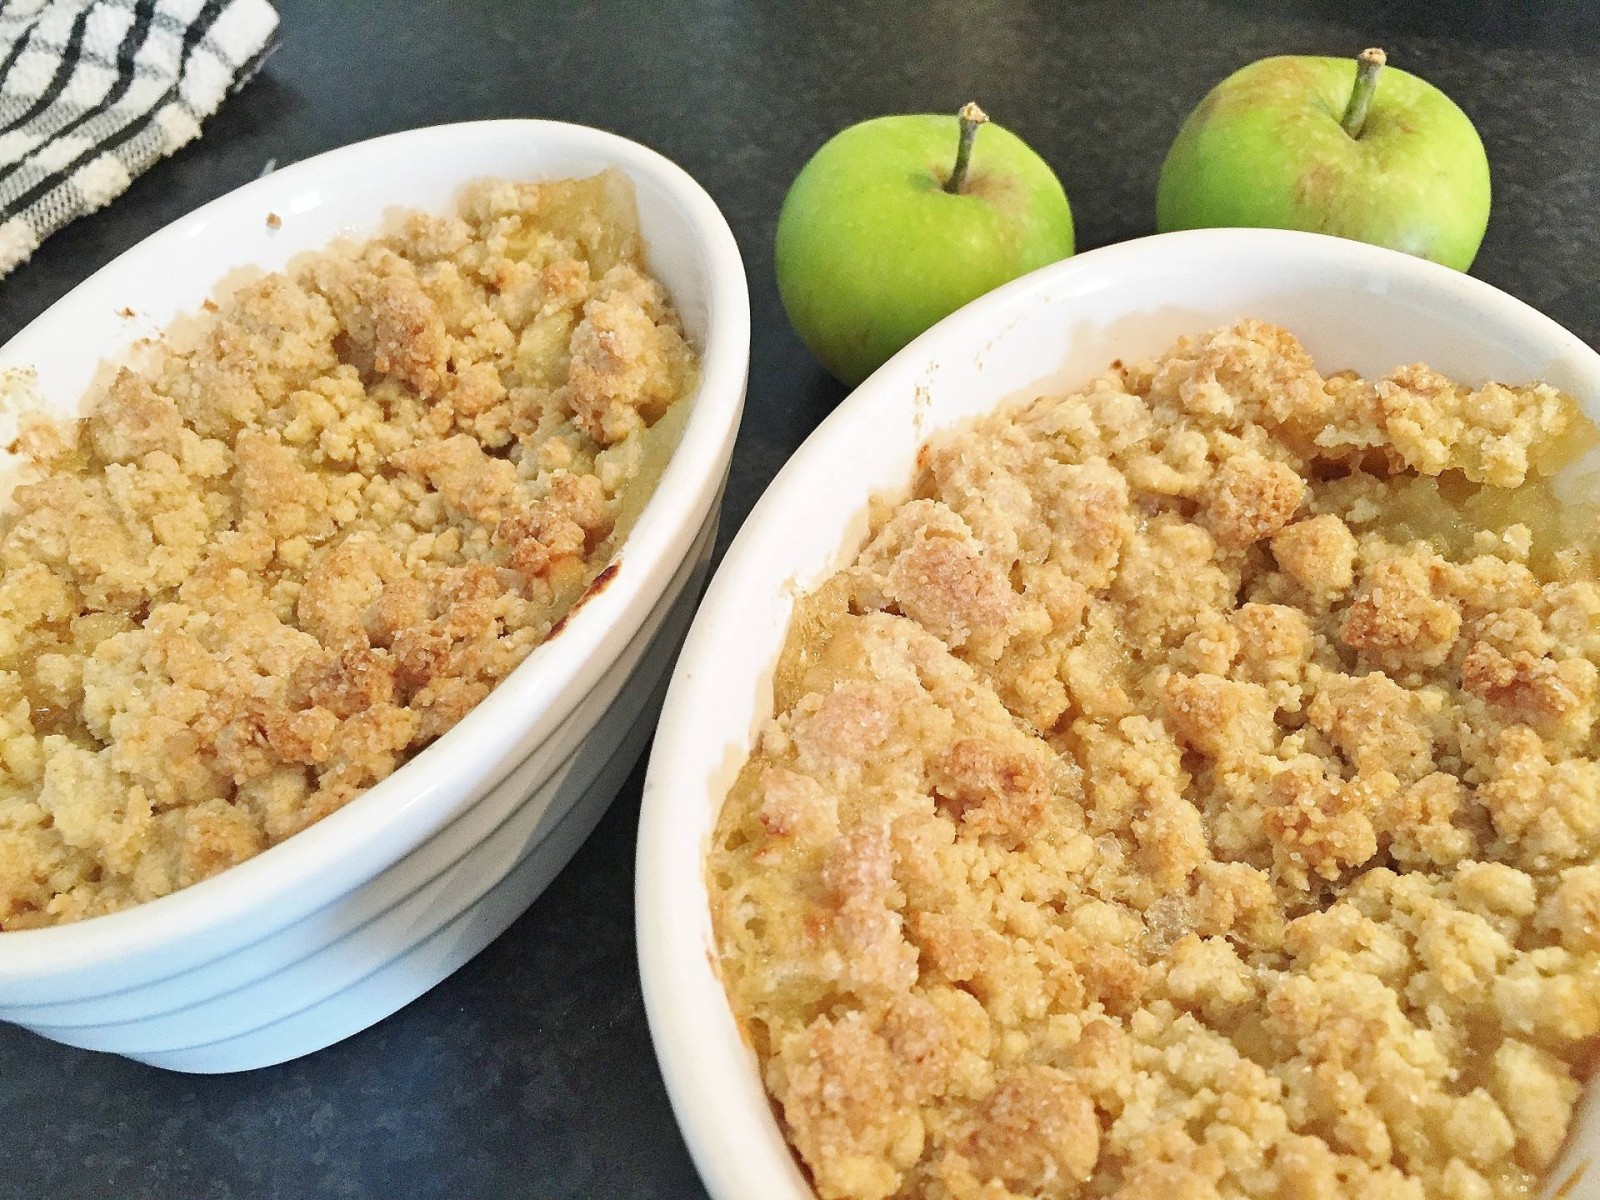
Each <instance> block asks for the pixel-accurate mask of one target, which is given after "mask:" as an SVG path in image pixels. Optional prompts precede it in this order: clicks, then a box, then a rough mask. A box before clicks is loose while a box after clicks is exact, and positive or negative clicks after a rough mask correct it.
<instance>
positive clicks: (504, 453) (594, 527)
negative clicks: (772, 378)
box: [0, 174, 694, 930]
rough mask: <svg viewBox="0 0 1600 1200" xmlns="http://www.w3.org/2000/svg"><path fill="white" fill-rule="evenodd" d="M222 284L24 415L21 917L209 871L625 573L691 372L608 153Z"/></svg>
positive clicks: (275, 834)
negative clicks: (98, 379) (65, 417)
mask: <svg viewBox="0 0 1600 1200" xmlns="http://www.w3.org/2000/svg"><path fill="white" fill-rule="evenodd" d="M268 223H269V224H270V225H273V226H274V227H276V226H277V224H278V223H279V222H278V218H277V216H276V214H270V215H269V216H268ZM202 307H203V308H204V310H205V313H204V315H202V316H201V317H200V319H199V321H198V322H197V325H198V329H197V330H196V331H194V332H193V333H192V334H189V335H186V336H184V337H183V338H182V339H181V340H179V339H177V338H174V340H171V341H169V342H167V343H164V344H160V345H157V346H155V347H154V349H153V351H152V352H151V353H150V354H149V355H148V356H147V358H146V359H145V360H144V361H142V362H140V363H138V364H136V365H134V366H133V367H130V368H124V369H122V370H121V371H119V372H118V373H117V374H116V375H115V377H114V378H113V380H112V381H111V383H110V384H109V387H108V388H107V389H106V391H105V393H104V394H103V395H101V396H99V397H95V398H92V399H91V406H90V409H89V415H88V417H87V419H85V420H84V421H82V422H78V423H76V424H72V425H60V424H49V423H44V422H39V423H34V424H32V425H30V426H29V427H27V428H25V430H24V433H23V436H22V437H21V438H19V445H18V447H17V448H18V449H19V450H20V451H22V452H23V453H24V454H26V455H27V456H28V457H30V458H31V459H32V460H33V462H34V469H33V470H32V472H31V476H30V477H29V478H28V479H27V480H26V481H25V482H24V483H22V485H21V486H19V487H18V488H17V489H16V491H15V495H14V496H13V498H12V499H13V504H12V506H11V509H10V511H8V512H7V513H6V514H5V515H4V516H3V517H0V566H3V568H4V574H3V576H0V929H7V930H9V929H21V928H27V927H31V926H39V925H50V924H56V923H59V922H64V921H72V920H77V919H80V918H84V917H92V916H95V915H98V914H101V913H106V912H110V911H113V910H115V909H119V908H124V907H126V906H128V905H132V904H137V903H140V902H142V901H144V900H149V899H152V898H154V897H157V896H161V895H165V894H166V893H168V892H171V891H173V890H175V889H178V888H182V887H186V886H188V885H189V884H191V883H194V882H195V881H197V880H199V879H203V878H205V877H206V876H208V875H213V874H215V873H216V872H218V871H220V870H223V869H225V868H226V867H228V866H231V865H233V864H234V863H237V862H240V861H242V860H244V859H246V858H248V857H250V856H251V855H253V854H256V853H258V852H259V851H261V850H262V849H264V848H266V847H267V846H270V845H273V844H275V843H277V842H280V841H282V840H283V839H284V838H286V837H289V836H290V835H292V834H293V833H295V832H296V831H297V830H300V829H303V828H305V827H306V826H307V825H309V824H311V823H312V822H314V821H316V820H318V819H319V818H320V817H322V816H325V815H326V814H328V813H330V812H332V811H334V810H335V809H337V808H339V807H340V806H342V805H343V804H345V803H347V802H348V801H349V800H350V799H351V798H353V797H354V796H356V795H358V794H360V793H361V792H362V791H363V790H364V789H366V788H368V787H370V786H371V785H372V784H374V783H376V782H377V781H378V780H380V779H383V778H384V777H385V776H387V775H388V774H390V773H391V772H392V771H394V770H395V769H396V767H398V766H399V765H400V764H401V763H403V762H404V761H405V760H406V759H407V758H408V757H409V756H410V755H412V754H414V753H415V752H416V751H417V750H419V749H420V748H422V747H423V746H425V745H427V744H428V742H430V741H431V740H432V739H434V738H436V737H438V736H439V735H440V734H441V733H443V732H444V731H445V730H447V729H449V728H450V727H451V726H452V725H454V724H455V723H456V722H457V721H458V720H460V719H461V718H462V717H463V716H464V715H465V714H466V713H467V712H468V711H469V710H470V709H471V708H472V707H473V706H474V705H475V704H477V703H478V702H479V701H480V700H481V699H483V697H484V696H485V695H487V694H488V692H489V691H490V689H491V688H493V687H494V686H495V684H496V683H498V682H499V681H500V680H501V679H504V678H505V676H506V675H507V674H508V673H509V672H510V671H511V670H512V668H514V667H515V666H516V665H517V664H518V663H519V662H521V661H522V659H523V658H524V657H525V656H526V655H527V654H528V652H529V651H530V650H532V649H533V647H535V646H536V645H538V644H539V643H540V642H541V641H543V640H544V639H545V638H546V637H547V636H549V635H551V634H553V633H555V632H556V631H558V630H559V629H560V627H561V623H562V622H563V621H564V620H565V617H566V614H568V613H569V612H570V610H571V608H572V606H573V605H574V604H575V603H578V602H581V600H582V598H584V597H585V596H587V595H589V594H591V593H592V591H594V590H598V589H599V588H601V587H604V586H605V583H606V582H607V581H608V580H609V579H610V578H611V576H612V575H613V574H614V573H615V562H614V561H613V560H614V555H615V552H616V550H617V547H618V546H619V544H620V542H621V540H622V538H623V537H624V536H625V534H626V532H627V527H628V524H629V522H630V520H631V514H632V513H634V512H636V511H637V509H638V507H639V503H640V501H641V500H642V497H643V496H644V495H647V494H648V492H649V491H650V489H651V488H653V487H654V484H655V481H656V479H657V477H658V476H659V474H660V471H661V468H662V467H663V465H664V463H665V460H666V456H667V454H668V453H670V450H671V447H672V444H673V440H674V438H675V430H676V428H677V427H679V425H680V424H681V412H682V405H681V404H680V403H679V401H680V399H681V398H682V397H684V396H685V395H686V394H687V392H688V391H689V389H690V385H691V382H692V376H693V372H694V361H693V355H692V353H691V351H690V349H689V347H688V346H687V344H686V342H685V340H684V337H683V334H682V332H681V330H680V328H679V325H678V320H677V317H676V314H675V313H674V312H673V310H672V308H671V305H670V304H669V302H668V300H667V297H666V295H665V293H664V292H663V291H662V289H661V287H660V285H659V284H658V283H657V282H656V281H655V280H654V279H652V278H651V277H650V276H649V275H648V274H647V273H646V272H645V270H644V266H643V262H642V258H641V254H640V246H639V240H638V234H637V226H636V217H635V214H634V211H633V201H632V196H631V193H630V192H629V191H628V190H627V185H626V183H625V181H623V180H622V179H620V177H613V176H611V175H609V174H608V175H601V176H596V177H595V178H593V179H590V180H566V181H557V182H554V183H548V184H512V183H507V182H499V181H490V182H485V183H482V184H479V185H475V186H473V187H472V188H470V189H469V190H468V192H467V194H466V196H465V198H464V203H463V205H462V210H461V214H460V215H459V216H445V217H434V216H429V215H426V214H423V213H408V214H404V215H403V216H401V217H400V218H399V219H398V222H397V225H396V227H395V229H394V231H393V232H391V233H389V234H387V235H385V236H381V237H378V238H375V239H373V240H371V241H368V242H362V243H353V242H350V243H340V244H336V245H334V246H332V247H330V248H328V249H327V250H325V251H322V252H319V253H317V254H314V255H310V256H307V257H306V258H304V259H302V260H300V261H299V262H298V263H297V265H296V266H295V268H294V269H293V270H292V271H290V272H289V273H287V274H280V275H269V276H266V277H264V278H262V279H260V280H258V281H256V282H254V283H251V284H249V285H247V286H245V287H244V288H242V289H241V290H239V291H238V292H237V293H235V294H234V295H233V296H232V297H231V298H230V299H228V300H227V301H226V302H225V303H224V304H222V305H218V304H216V303H215V302H212V301H207V302H206V303H205V304H204V305H203V306H202ZM125 315H130V316H131V315H132V314H131V312H126V310H125ZM619 331H620V332H619ZM623 333H625V336H622V334H623ZM669 409H670V410H672V413H673V414H675V415H673V416H668V411H669ZM608 562H610V563H611V566H610V567H607V563H608ZM602 568H605V569H604V570H602Z"/></svg>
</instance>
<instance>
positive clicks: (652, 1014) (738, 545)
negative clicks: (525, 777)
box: [636, 229, 1600, 1200]
mask: <svg viewBox="0 0 1600 1200" xmlns="http://www.w3.org/2000/svg"><path fill="white" fill-rule="evenodd" d="M1247 316H1250V317H1260V318H1263V319H1265V320H1268V321H1273V322H1276V323H1278V324H1281V325H1284V326H1286V327H1288V328H1289V329H1291V330H1293V331H1294V332H1295V333H1296V334H1298V335H1299V336H1300V337H1301V339H1302V340H1303V341H1304V342H1305V344H1306V346H1307V347H1308V348H1309V350H1310V351H1311V353H1312V354H1313V355H1314V356H1315V357H1316V360H1317V362H1318V364H1319V365H1320V366H1321V367H1323V368H1324V369H1326V370H1333V369H1337V368H1342V367H1354V368H1356V369H1357V370H1360V371H1362V372H1365V373H1373V372H1377V373H1382V372H1385V371H1387V370H1389V369H1390V368H1392V367H1394V366H1396V365H1398V364H1401V363H1409V362H1414V361H1417V360H1419V359H1420V360H1423V361H1426V362H1428V363H1429V364H1430V365H1432V366H1434V367H1435V368H1437V369H1439V370H1442V371H1444V372H1445V373H1447V374H1449V375H1453V376H1455V377H1457V378H1461V379H1466V380H1484V379H1489V378H1495V379H1503V380H1509V381H1514V382H1516V381H1525V380H1535V379H1542V380H1545V381H1548V382H1550V383H1552V384H1554V385H1556V386H1557V387H1560V388H1563V389H1565V390H1567V391H1568V392H1570V393H1571V394H1572V395H1573V396H1574V397H1576V398H1577V399H1578V400H1579V402H1580V403H1582V404H1583V406H1584V408H1585V409H1586V410H1587V412H1588V413H1589V415H1590V416H1591V417H1593V418H1595V419H1597V420H1600V355H1596V354H1595V352H1594V351H1592V350H1591V349H1589V348H1588V347H1587V346H1585V345H1584V344H1583V342H1582V341H1581V340H1580V339H1578V338H1577V337H1575V336H1574V335H1572V334H1571V333H1569V332H1567V331H1566V330H1564V329H1562V328H1561V327H1560V326H1559V325H1557V324H1556V323H1555V322H1554V321H1551V320H1550V319H1549V318H1547V317H1544V316H1542V315H1540V314H1539V313H1537V312H1535V311H1534V310H1533V309H1531V308H1529V307H1528V306H1527V305H1525V304H1523V303H1521V302H1520V301H1518V300H1515V299H1513V298H1512V297H1510V296H1507V295H1506V294H1505V293H1503V292H1500V291H1498V290H1496V289H1495V288H1493V287H1491V286H1489V285H1488V284H1486V283H1483V282H1481V281H1479V280H1476V279H1473V278H1470V277H1469V276H1466V275H1462V274H1458V273H1457V272H1454V271H1451V270H1448V269H1446V268H1444V267H1440V266H1436V265H1434V264H1432V263H1427V262H1423V261H1422V260H1420V259H1415V258H1411V257H1408V256H1406V255H1403V254H1398V253H1395V252H1393V251H1388V250H1382V249H1378V248H1376V247H1372V246H1366V245H1362V244H1359V243H1356V242H1349V241H1343V240H1339V239H1336V238H1332V237H1325V236H1322V235H1317V234H1305V233H1288V232H1282V231H1276V230H1255V229H1215V230H1201V231H1197V232H1190V233H1175V234H1167V235H1163V236H1158V237H1150V238H1144V239H1141V240H1138V241H1133V242H1128V243H1124V244H1122V245H1117V246H1112V247H1108V248H1106V249H1102V250H1095V251H1092V252H1090V253H1087V254H1084V255H1081V256H1079V257H1077V258H1072V259H1068V260H1066V261H1065V262H1061V263H1057V264H1055V265H1054V266H1051V267H1046V268H1044V269H1043V270H1040V271H1037V272H1035V273H1034V274H1032V275H1030V276H1027V277H1026V278H1024V279H1021V280H1018V281H1016V282H1015V283H1012V284H1009V285H1007V286H1005V287H1003V288H1000V289H999V290H997V291H995V292H992V293H990V294H989V295H987V296H985V297H983V298H981V299H979V300H977V301H975V302H974V303H972V304H970V305H968V306H967V307H966V308H964V309H962V310H961V311H959V312H957V313H956V314H954V315H953V316H951V317H949V318H948V319H946V320H945V321H942V322H941V323H940V324H938V325H936V326H934V328H932V329H931V330H929V331H928V332H927V333H925V334H924V335H923V336H921V337H920V338H918V339H917V340H916V341H915V342H913V343H912V344H911V345H910V346H908V347H906V349H905V350H903V351H901V353H900V354H898V355H897V356H896V357H895V358H894V359H892V360H891V361H890V362H889V363H888V364H886V365H885V366H884V367H883V368H882V369H881V370H879V371H878V372H877V373H876V374H875V375H873V376H872V378H870V379H869V380H867V381H866V383H864V384H862V386H861V387H860V388H858V389H857V390H856V391H855V393H854V394H853V395H852V396H851V397H850V398H849V399H848V400H846V401H845V402H844V403H843V404H842V405H841V406H840V407H839V409H838V410H837V411H836V412H834V413H833V414H832V415H831V416H830V417H829V418H828V419H827V420H826V421H825V422H823V424H822V425H821V426H820V427H819V428H818V429H817V430H816V432H815V433H813V434H812V435H811V437H810V438H808V439H807V440H806V443H805V444H804V445H803V446H802V447H801V448H800V450H799V452H798V453H796V454H795V456H794V457H793V458H792V459H791V460H790V461H789V463H788V464H787V465H786V466H785V467H784V469H783V470H782V471H781V472H779V474H778V476H777V478H776V479H775V480H774V481H773V483H772V485H771V486H770V487H769V488H768V489H767V492H766V494H765V495H764V496H763V497H762V498H761V501H760V502H759V504H757V506H756V508H755V509H754V511H753V512H752V513H751V515H750V517H749V519H748V520H747V521H746V523H745V525H744V528H743V529H742V530H740V532H739V536H738V537H737V538H736V539H735V541H734V543H733V545H732V546H731V547H730V549H729V551H728V554H727V556H726V558H725V559H724V560H723V562H722V564H721V566H720V567H719V568H718V570H717V574H716V576H715V578H714V579H713V581H712V583H711V586H710V588H709V589H708V590H707V592H706V597H705V600H704V601H703V602H702V604H701V607H700V612H699V614H698V616H697V617H696V618H695V623H694V625H693V627H692V628H691V630H690V632H689V637H688V640H687V641H686V643H685V645H684V648H683V653H682V655H681V656H680V657H679V660H678V665H677V669H676V672H675V674H674V676H673V679H672V684H671V687H670V689H669V691H668V694H667V702H666V707H665V709H664V711H663V714H662V718H661V725H660V728H659V730H658V731H657V736H656V740H655V748H654V750H653V751H652V754H651V761H650V771H649V775H648V776H647V779H646V783H645V795H644V810H643V814H642V816H641V818H640V823H639V852H638V877H637V896H636V900H637V913H638V941H639V964H640V972H641V975H642V978H643V983H644V997H645V1005H646V1009H647V1011H648V1014H649V1018H650V1029H651V1035H652V1037H653V1039H654V1042H655V1047H656V1053H657V1056H658V1057H659V1059H660V1061H661V1068H662V1072H663V1074H664V1075H665V1077H666V1082H667V1089H668V1091H669V1093H670V1095H671V1098H672V1103H673V1108H674V1110H675V1111H676V1113H677V1117H678V1122H679V1125H680V1126H681V1127H682V1129H683V1133H684V1136H685V1139H686V1140H687V1142H688V1144H689V1150H690V1152H691V1153H692V1155H693V1156H694V1160H695V1163H696V1165H697V1166H698V1168H699V1170H700V1174H701V1177H702V1178H703V1179H704V1180H705V1183H706V1186H707V1188H708V1189H709V1190H710V1192H711V1194H712V1196H713V1197H715V1198H716V1200H748V1198H749V1197H755V1196H759V1197H761V1200H811V1197H812V1191H811V1188H810V1186H809V1185H808V1184H807V1182H806V1179H805V1176H804V1175H803V1174H802V1173H801V1171H800V1169H799V1168H798V1167H797V1166H796V1164H795V1161H794V1159H793V1158H792V1157H791V1155H790V1153H789V1149H788V1147H787V1146H786V1144H785V1142H784V1138H783V1134H782V1132H781V1130H780V1129H779V1127H778V1123H777V1120H776V1119H775V1117H774V1115H773V1111H772V1107H771V1105H770V1103H769V1101H768V1099H767V1096H766V1093H765V1091H764V1090H763V1088H762V1084H761V1079H760V1075H759V1072H758V1070H757V1064H756V1058H755V1055H754V1053H753V1052H752V1051H751V1049H750V1048H749V1047H748V1046H747V1045H746V1044H745V1043H744V1042H743V1041H742V1040H741V1039H740V1036H739V1031H738V1029H737V1027H736V1025H735V1023H734V1019H733V1015H732V1012H731V1011H730V1009H729V1007H728V1002H727V998H726V996H725V994H724V993H723V990H722V986H721V984H720V982H719V981H718V977H717V969H716V961H717V955H716V947H715V943H714V940H713V937H712V927H711V918H710V912H709V909H708V895H707V890H706V877H705V869H704V860H705V854H706V849H707V846H708V842H709V837H710V833H711V830H712V829H713V828H714V827H715V824H716V820H717V813H718V810H719V809H720V807H721V804H722V799H723V796H724V794H725V793H726V791H727V788H728V785H729V784H730V783H731V781H732V780H733V778H734V776H735V775H736V774H737V773H738V770H739V768H740V766H741V765H742V764H743V762H744V760H745V758H746V756H747V752H748V748H749V746H750V741H751V736H752V734H753V733H754V732H755V730H756V728H757V726H758V724H759V723H760V722H761V721H762V720H764V719H765V718H766V717H768V716H770V714H771V711H772V667H773V663H774V662H775V660H776V658H777V656H778V651H779V648H780V647H781V645H782V642H783V638H784V635H785V633H786V631H787V626H788V622H789V615H790V611H791V609H792V607H793V603H794V598H795V596H796V595H797V594H799V593H803V592H804V591H805V590H807V589H808V588H809V587H811V586H812V585H814V584H816V583H817V582H819V581H820V580H822V579H823V578H825V577H826V576H827V575H828V574H830V573H831V572H832V571H834V570H836V569H838V568H839V567H840V566H842V565H844V564H845V563H846V562H847V561H848V560H849V559H850V558H851V557H852V556H853V555H854V553H855V552H856V550H857V549H859V547H860V545H861V541H862V537H863V535H864V533H865V531H866V528H867V501H868V498H869V497H870V496H871V495H873V494H874V493H876V492H880V491H890V492H893V491H896V490H900V489H903V488H904V487H905V486H906V485H907V484H908V483H909V481H910V478H911V473H912V466H913V459H914V457H915V454H916V450H917V447H918V446H919V445H920V444H921V443H922V442H923V440H924V439H925V438H926V437H927V435H928V434H929V433H930V432H931V431H933V430H935V429H938V428H940V427H943V426H946V425H950V424H952V423H954V422H956V421H959V420H961V419H962V418H964V417H967V416H970V415H973V414H977V413H982V412H987V411H989V410H990V409H992V408H994V407H995V406H996V404H997V403H999V402H1000V401H1001V400H1002V399H1005V398H1007V397H1011V396H1013V395H1014V394H1015V393H1017V392H1019V391H1022V390H1024V389H1027V390H1028V391H1029V393H1030V394H1035V392H1036V390H1042V389H1043V388H1048V387H1052V386H1054V387H1058V388H1063V387H1071V386H1073V385H1076V384H1079V383H1082V382H1084V381H1085V380H1087V379H1089V378H1090V377H1092V376H1093V375H1095V374H1098V373H1099V372H1101V371H1103V370H1104V369H1105V367H1106V366H1107V364H1109V363H1110V362H1111V361H1112V360H1113V359H1117V358H1121V359H1124V360H1127V361H1135V360H1138V359H1140V358H1145V357H1149V356H1151V355H1153V354H1157V353H1159V352H1160V351H1162V350H1163V349H1165V348H1166V347H1167V346H1168V345H1170V344H1171V342H1172V341H1173V340H1174V339H1175V338H1176V337H1177V336H1178V335H1179V334H1182V333H1189V332H1195V331H1198V330H1201V329H1205V328H1209V327H1211V326H1215V325H1219V324H1224V323H1227V322H1231V321H1234V320H1237V319H1239V318H1241V317H1247ZM1597 1156H1600V1105H1595V1104H1593V1103H1590V1104H1588V1105H1586V1108H1585V1111H1584V1112H1583V1114H1581V1115H1580V1117H1579V1119H1578V1122H1577V1125H1576V1132H1575V1134H1574V1137H1573V1139H1572V1143H1571V1146H1570V1148H1569V1151H1568V1153H1567V1156H1566V1158H1565V1160H1564V1161H1563V1163H1562V1164H1560V1165H1558V1168H1557V1169H1556V1170H1555V1171H1554V1172H1553V1173H1552V1175H1551V1191H1552V1193H1553V1192H1555V1191H1556V1189H1558V1188H1559V1187H1561V1186H1562V1185H1563V1183H1564V1182H1565V1181H1567V1180H1569V1179H1570V1178H1571V1177H1572V1174H1573V1172H1574V1171H1576V1170H1578V1169H1579V1167H1581V1166H1583V1165H1584V1164H1586V1163H1587V1162H1588V1161H1589V1160H1591V1159H1593V1158H1595V1157H1597ZM1561 1195H1562V1196H1563V1200H1580V1198H1581V1197H1585V1196H1587V1197H1594V1196H1600V1173H1596V1172H1593V1171H1587V1172H1585V1173H1584V1174H1583V1175H1582V1176H1581V1177H1580V1178H1579V1179H1578V1180H1577V1182H1576V1183H1575V1184H1574V1185H1573V1190H1571V1191H1570V1192H1564V1193H1561Z"/></svg>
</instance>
